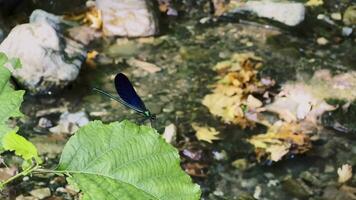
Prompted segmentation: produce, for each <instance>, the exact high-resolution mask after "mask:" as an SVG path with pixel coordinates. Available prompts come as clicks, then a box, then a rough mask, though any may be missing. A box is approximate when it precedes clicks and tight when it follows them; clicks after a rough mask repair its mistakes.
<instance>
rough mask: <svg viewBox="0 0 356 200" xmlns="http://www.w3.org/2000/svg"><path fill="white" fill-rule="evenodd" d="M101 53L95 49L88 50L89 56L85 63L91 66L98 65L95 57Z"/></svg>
mask: <svg viewBox="0 0 356 200" xmlns="http://www.w3.org/2000/svg"><path fill="white" fill-rule="evenodd" d="M98 55H99V53H98V52H97V51H95V50H92V51H88V53H87V58H86V60H85V63H86V64H87V65H89V66H91V67H95V66H96V62H95V58H96V57H97V56H98Z"/></svg>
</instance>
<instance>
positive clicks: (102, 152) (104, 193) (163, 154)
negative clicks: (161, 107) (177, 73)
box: [58, 121, 200, 200]
mask: <svg viewBox="0 0 356 200" xmlns="http://www.w3.org/2000/svg"><path fill="white" fill-rule="evenodd" d="M58 170H60V171H63V172H65V173H69V174H70V175H71V179H72V181H74V182H75V183H76V185H77V186H78V187H79V188H80V189H81V190H82V192H83V193H84V199H86V200H97V199H106V200H116V199H169V200H173V199H187V200H189V199H199V198H200V189H199V186H198V185H194V184H192V182H191V179H190V177H189V176H188V175H186V174H185V173H184V172H183V171H182V169H181V167H180V165H179V154H178V152H177V150H176V149H174V148H173V147H172V146H171V145H169V144H167V143H166V142H165V141H164V140H163V139H162V137H161V136H160V135H159V134H158V133H157V132H156V131H155V130H154V129H152V128H149V127H146V126H137V125H135V124H133V123H131V122H128V121H123V122H120V123H118V122H115V123H111V124H108V125H104V124H102V123H101V122H99V121H94V122H91V123H90V124H88V125H87V126H84V127H83V128H81V129H80V130H79V131H78V132H77V133H76V134H75V135H74V136H73V137H72V138H71V139H70V140H69V141H68V143H67V144H66V146H65V147H64V150H63V153H62V157H61V160H60V164H59V167H58Z"/></svg>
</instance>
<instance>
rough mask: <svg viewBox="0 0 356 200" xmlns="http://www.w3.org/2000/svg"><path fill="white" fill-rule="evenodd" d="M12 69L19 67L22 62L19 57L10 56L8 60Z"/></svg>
mask: <svg viewBox="0 0 356 200" xmlns="http://www.w3.org/2000/svg"><path fill="white" fill-rule="evenodd" d="M8 62H9V63H10V64H11V66H12V67H13V68H14V69H20V68H21V66H22V64H21V61H20V59H19V58H11V59H10V60H9V61H8Z"/></svg>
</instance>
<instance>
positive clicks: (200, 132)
mask: <svg viewBox="0 0 356 200" xmlns="http://www.w3.org/2000/svg"><path fill="white" fill-rule="evenodd" d="M192 126H193V129H194V130H195V131H196V133H195V135H196V136H197V138H198V140H203V141H206V142H209V143H213V140H220V138H219V137H217V135H219V131H217V130H215V128H212V127H200V126H198V125H197V124H192Z"/></svg>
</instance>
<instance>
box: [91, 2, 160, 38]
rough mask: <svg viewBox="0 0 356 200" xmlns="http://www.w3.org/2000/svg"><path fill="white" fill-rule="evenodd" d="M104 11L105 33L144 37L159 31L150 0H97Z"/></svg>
mask: <svg viewBox="0 0 356 200" xmlns="http://www.w3.org/2000/svg"><path fill="white" fill-rule="evenodd" d="M96 4H97V7H98V8H99V9H100V10H101V12H102V18H103V30H104V34H106V35H109V36H127V37H144V36H152V35H155V34H157V33H158V23H157V19H156V16H155V13H154V10H153V8H154V7H153V5H152V4H153V1H150V0H97V1H96Z"/></svg>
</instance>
